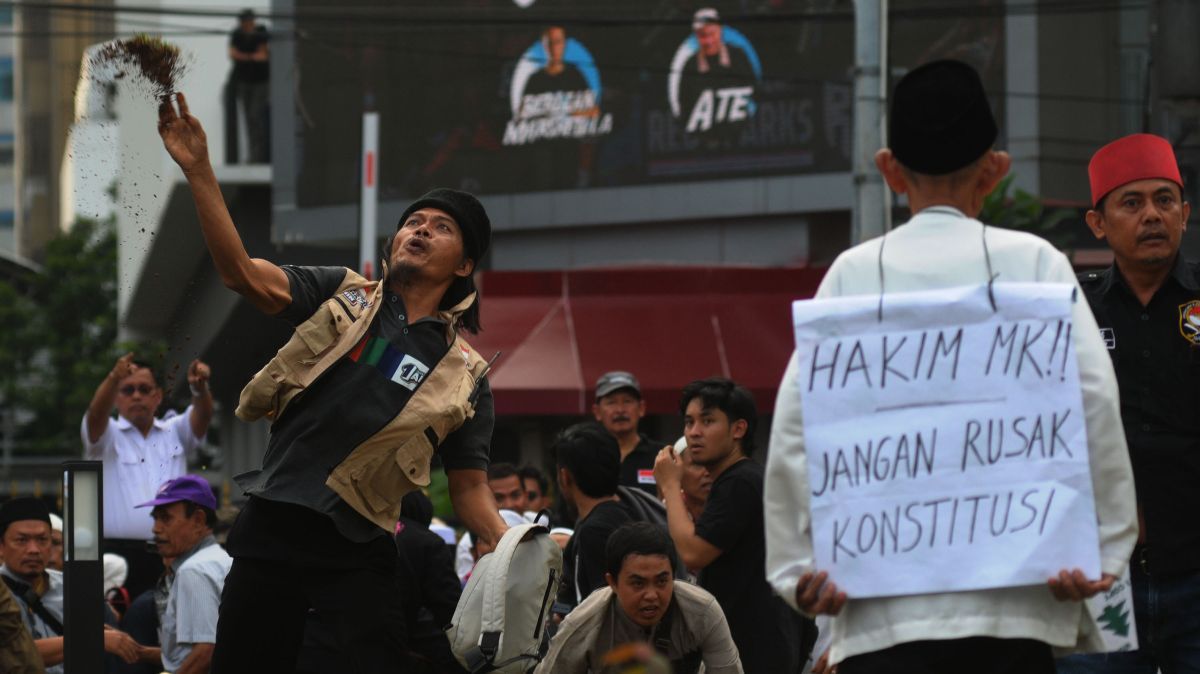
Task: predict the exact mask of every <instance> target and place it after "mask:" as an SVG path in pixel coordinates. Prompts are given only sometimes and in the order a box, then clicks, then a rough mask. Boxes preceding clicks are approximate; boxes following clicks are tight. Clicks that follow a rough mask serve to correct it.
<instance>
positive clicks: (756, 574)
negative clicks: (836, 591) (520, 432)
mask: <svg viewBox="0 0 1200 674" xmlns="http://www.w3.org/2000/svg"><path fill="white" fill-rule="evenodd" d="M680 412H681V413H682V414H683V429H684V437H685V438H687V443H688V447H687V451H688V453H689V454H690V455H691V459H692V461H693V462H694V463H696V464H699V465H702V466H705V467H707V468H708V471H709V473H711V474H712V476H713V479H714V480H715V481H714V482H713V485H712V492H711V493H710V494H709V497H708V503H707V504H705V507H704V512H703V513H702V514H701V515H700V519H699V520H698V521H696V522H695V523H694V524H693V522H692V518H691V517H689V516H688V511H687V507H686V506H685V505H684V502H683V494H682V492H681V490H680V480H681V478H682V475H683V463H682V462H681V461H680V460H679V459H678V458H677V457H676V456H675V450H674V448H672V447H667V448H665V449H663V450H662V451H661V452H659V454H658V458H657V460H656V461H655V463H654V477H655V479H656V480H657V482H658V486H659V487H661V488H662V491H663V494H664V495H665V497H666V504H667V525H668V527H669V528H670V530H671V538H672V540H674V541H675V547H676V548H678V550H679V556H680V558H681V559H682V561H683V563H684V564H685V565H686V566H687V568H689V569H700V586H701V587H703V588H704V589H706V590H708V591H709V592H711V593H712V594H713V596H715V597H716V598H717V602H718V603H720V605H721V609H722V610H724V611H725V618H726V619H727V620H728V621H729V631H730V633H731V634H732V635H733V641H734V643H735V644H737V648H738V652H739V653H740V654H741V656H742V666H743V667H744V668H745V671H746V672H748V673H753V672H799V671H800V669H801V667H803V666H804V661H805V659H806V657H807V655H808V653H807V649H808V648H809V647H811V645H812V642H811V636H813V635H812V630H811V623H809V624H808V625H806V624H805V621H806V620H807V619H806V618H802V617H801V616H800V615H798V614H797V613H795V612H794V611H792V610H791V609H790V608H788V606H787V604H785V603H784V602H783V600H782V599H780V598H779V597H777V596H775V594H774V592H773V591H772V590H771V586H770V585H769V584H768V583H767V577H766V541H765V539H764V535H763V468H762V465H761V464H759V463H757V462H755V461H752V460H750V454H751V453H752V452H753V451H754V429H755V426H757V418H758V413H757V410H756V409H755V406H754V398H753V397H751V395H750V392H749V391H747V390H746V389H745V388H744V387H742V386H739V385H737V384H735V383H734V382H732V381H730V380H728V379H721V378H712V379H702V380H699V381H694V382H692V383H690V384H688V385H687V386H685V387H684V389H683V396H682V398H681V400H680ZM805 637H808V638H805ZM802 642H804V643H802Z"/></svg>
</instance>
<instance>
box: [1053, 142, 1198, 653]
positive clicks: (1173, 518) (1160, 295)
mask: <svg viewBox="0 0 1200 674" xmlns="http://www.w3.org/2000/svg"><path fill="white" fill-rule="evenodd" d="M1088 177H1089V178H1090V182H1091V188H1092V210H1090V211H1088V213H1087V224H1088V227H1089V228H1090V229H1091V230H1092V233H1093V234H1094V235H1095V236H1096V238H1098V239H1102V240H1104V242H1105V243H1107V244H1108V246H1109V248H1111V249H1112V252H1113V263H1112V266H1110V267H1109V268H1108V269H1105V270H1102V271H1096V272H1088V273H1085V274H1081V275H1080V277H1079V281H1080V285H1081V286H1082V287H1083V292H1084V294H1085V295H1086V296H1087V299H1088V304H1090V305H1091V307H1092V312H1093V313H1095V314H1096V322H1097V323H1098V324H1099V326H1100V334H1101V336H1102V337H1103V339H1104V343H1105V346H1107V347H1108V355H1109V356H1111V357H1112V361H1113V366H1114V367H1115V368H1116V371H1117V381H1118V382H1119V383H1120V387H1121V419H1122V421H1123V422H1124V426H1125V438H1126V440H1127V441H1128V443H1129V456H1130V459H1131V460H1132V462H1133V477H1134V480H1135V481H1136V483H1137V496H1138V516H1139V521H1140V524H1141V526H1140V527H1139V534H1140V535H1139V536H1138V543H1137V546H1136V547H1135V548H1134V550H1133V560H1132V562H1131V563H1130V580H1131V581H1132V590H1133V613H1134V619H1135V620H1134V622H1135V624H1136V626H1137V637H1138V650H1136V651H1127V652H1122V653H1107V654H1104V655H1081V656H1072V657H1070V658H1065V659H1063V660H1060V661H1059V663H1058V671H1059V672H1060V674H1086V673H1091V672H1095V673H1097V674H1101V673H1107V672H1114V673H1115V672H1146V673H1147V674H1152V673H1153V672H1154V671H1155V670H1157V669H1161V670H1162V671H1163V672H1166V673H1167V674H1172V673H1173V672H1200V524H1197V521H1196V513H1197V512H1198V511H1200V490H1197V489H1196V485H1197V483H1200V414H1197V411H1200V385H1197V383H1198V382H1200V265H1198V264H1197V263H1196V262H1189V261H1187V260H1185V259H1184V258H1183V255H1182V254H1181V253H1180V252H1179V247H1180V241H1181V239H1182V238H1183V232H1184V230H1185V229H1186V228H1187V221H1188V215H1189V213H1190V211H1191V207H1190V206H1189V204H1188V203H1187V202H1186V201H1185V200H1184V194H1183V178H1182V177H1181V175H1180V173H1179V164H1178V163H1177V162H1176V160H1175V151H1174V150H1173V149H1172V148H1171V144H1170V143H1169V142H1168V141H1167V140H1166V139H1165V138H1161V137H1159V136H1154V135H1151V134H1146V133H1139V134H1134V135H1132V136H1126V137H1124V138H1120V139H1118V140H1115V141H1113V142H1111V143H1109V144H1108V145H1105V146H1104V147H1102V148H1100V149H1099V150H1097V151H1096V154H1095V155H1093V156H1092V160H1091V162H1090V163H1089V164H1088ZM1127 608H1128V607H1127Z"/></svg>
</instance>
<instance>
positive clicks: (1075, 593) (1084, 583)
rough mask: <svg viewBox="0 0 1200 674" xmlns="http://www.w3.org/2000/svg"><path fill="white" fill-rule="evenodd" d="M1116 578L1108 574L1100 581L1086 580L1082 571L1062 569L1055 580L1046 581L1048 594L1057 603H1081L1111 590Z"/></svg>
mask: <svg viewBox="0 0 1200 674" xmlns="http://www.w3.org/2000/svg"><path fill="white" fill-rule="evenodd" d="M1115 581H1116V577H1115V576H1113V575H1112V574H1110V573H1106V574H1103V575H1102V576H1101V577H1100V580H1088V579H1087V576H1085V575H1084V574H1083V571H1081V570H1079V569H1074V570H1071V571H1068V570H1067V569H1063V570H1062V571H1059V572H1058V576H1057V577H1056V578H1051V579H1049V580H1047V581H1046V584H1047V585H1049V586H1050V593H1051V594H1053V595H1054V598H1055V599H1057V600H1059V601H1083V600H1084V599H1088V598H1089V597H1094V596H1096V595H1097V594H1099V593H1101V592H1107V591H1108V590H1109V589H1111V588H1112V586H1113V583H1114V582H1115Z"/></svg>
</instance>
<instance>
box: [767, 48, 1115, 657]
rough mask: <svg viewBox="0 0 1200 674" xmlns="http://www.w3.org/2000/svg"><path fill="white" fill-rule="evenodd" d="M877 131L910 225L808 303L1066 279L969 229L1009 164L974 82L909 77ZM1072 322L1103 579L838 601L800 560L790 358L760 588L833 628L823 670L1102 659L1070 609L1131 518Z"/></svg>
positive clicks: (1030, 243)
mask: <svg viewBox="0 0 1200 674" xmlns="http://www.w3.org/2000/svg"><path fill="white" fill-rule="evenodd" d="M889 125H890V129H889V141H890V144H891V145H890V147H889V148H887V149H883V150H880V151H879V153H878V154H877V155H876V157H875V162H876V166H877V167H878V168H879V170H880V172H881V173H882V174H883V176H884V178H885V179H886V180H887V183H888V185H889V186H890V187H891V188H892V189H893V190H894V191H896V192H897V193H901V194H907V195H908V200H909V206H910V208H911V209H912V212H913V217H912V219H911V220H910V221H909V222H908V223H907V224H905V225H904V226H903V227H900V228H898V229H896V230H895V231H893V232H891V233H889V234H887V235H886V236H884V237H881V238H878V239H874V240H872V241H868V242H866V243H863V244H861V245H859V246H856V247H854V248H852V249H850V250H848V251H846V252H845V253H843V254H842V255H841V256H839V257H838V259H837V260H836V261H835V262H834V263H833V265H832V266H831V267H830V268H829V272H828V274H827V275H826V276H825V279H824V280H823V281H822V283H821V287H820V288H819V289H818V291H817V297H824V298H831V297H838V296H844V295H865V294H869V295H881V294H883V293H885V292H886V293H897V292H910V291H918V290H929V289H936V288H952V287H955V286H965V285H978V284H983V283H986V282H988V281H989V279H990V278H995V280H996V282H997V283H1012V282H1042V283H1071V284H1074V283H1075V274H1074V272H1073V270H1072V269H1071V265H1070V263H1069V262H1068V261H1067V259H1066V257H1064V256H1063V255H1062V253H1060V252H1058V251H1057V250H1055V249H1054V247H1053V246H1051V245H1050V244H1048V243H1047V242H1045V241H1043V240H1042V239H1039V238H1037V237H1035V236H1031V235H1029V234H1025V233H1021V232H1015V231H1009V230H1003V229H996V228H992V227H986V226H984V225H983V223H981V222H979V221H978V220H976V219H975V218H976V216H978V214H979V211H980V209H981V207H982V204H983V199H984V197H985V196H986V195H987V194H988V193H989V192H991V191H992V189H993V188H994V187H995V186H996V184H997V183H998V182H999V181H1000V180H1001V179H1002V178H1003V177H1004V175H1005V173H1007V172H1008V168H1009V164H1010V159H1009V157H1008V155H1007V154H1006V153H1004V152H997V151H995V150H993V149H992V144H993V143H994V142H995V141H996V136H997V128H996V123H995V121H994V119H993V118H992V114H991V110H990V109H989V107H988V102H987V97H986V96H985V95H984V91H983V85H982V83H981V82H980V80H979V76H978V75H977V74H976V73H975V71H974V70H972V69H971V68H970V67H969V66H967V65H965V64H962V63H959V62H956V61H938V62H934V63H930V64H927V65H924V66H922V67H920V68H917V69H915V70H913V71H912V72H910V73H909V74H908V75H907V76H905V77H904V78H903V79H902V80H901V81H900V82H899V83H898V84H897V85H896V89H895V92H894V94H893V97H892V109H891V115H890V117H889ZM931 251H932V252H931ZM885 306H886V305H885ZM1072 320H1073V322H1074V330H1073V331H1072V332H1071V333H1070V335H1071V338H1072V340H1073V345H1074V347H1075V351H1076V354H1077V359H1078V365H1079V373H1080V374H1079V378H1080V384H1081V389H1082V398H1083V409H1084V413H1085V417H1086V426H1087V439H1088V456H1089V467H1090V470H1091V475H1092V482H1093V485H1092V486H1093V491H1094V494H1095V510H1096V517H1097V520H1098V527H1099V539H1100V559H1101V569H1102V572H1103V577H1102V578H1086V577H1085V576H1084V574H1083V573H1082V572H1081V571H1079V570H1077V569H1063V570H1062V571H1061V572H1060V573H1059V574H1058V576H1057V577H1055V578H1052V579H1049V580H1048V582H1047V585H1033V586H1024V587H1005V588H997V589H989V590H972V591H964V592H947V593H935V594H925V595H910V596H896V597H884V598H862V599H856V598H854V597H849V598H847V596H846V594H845V593H843V592H841V591H840V590H839V589H838V587H837V584H836V582H837V578H835V577H831V576H830V575H829V574H827V573H826V572H825V570H821V569H815V568H814V564H813V549H812V526H811V519H810V518H811V514H810V508H809V491H808V490H807V489H797V488H796V485H807V484H808V473H807V465H806V459H805V448H804V428H803V423H802V419H801V414H800V409H801V405H800V397H799V395H797V393H796V392H797V391H798V390H799V386H798V384H797V378H798V372H797V370H798V368H797V362H798V361H797V359H796V357H794V356H793V358H792V359H791V361H790V363H789V365H788V368H787V371H786V372H785V374H784V377H783V382H782V383H781V384H780V393H779V396H778V398H777V400H776V406H775V416H774V424H773V425H772V429H771V447H770V454H769V455H768V458H767V475H766V493H765V518H766V527H767V536H766V538H767V576H768V578H769V580H770V581H771V583H772V585H774V587H775V591H776V592H778V593H779V594H780V595H781V596H783V597H784V598H785V599H786V600H787V601H788V602H789V603H791V604H792V606H793V607H795V608H797V609H798V610H800V611H803V612H804V613H808V614H810V615H811V614H818V613H827V614H831V615H833V616H834V618H833V619H832V621H831V622H832V625H831V627H832V643H831V646H830V660H829V661H830V662H831V663H834V664H838V671H839V673H840V674H856V673H859V672H872V673H874V672H955V673H958V672H971V673H972V674H980V673H986V672H996V673H1000V672H1004V673H1009V672H1011V673H1013V674H1034V673H1046V674H1049V673H1051V672H1053V671H1054V662H1053V659H1052V655H1051V648H1052V647H1053V648H1055V649H1059V650H1061V651H1068V652H1069V651H1072V650H1101V649H1102V648H1103V644H1102V642H1101V641H1100V638H1099V632H1098V630H1097V628H1096V625H1095V622H1094V621H1093V620H1092V618H1091V615H1090V613H1089V612H1088V611H1087V610H1086V608H1085V607H1084V606H1083V605H1082V604H1081V600H1082V599H1084V598H1086V597H1089V596H1092V595H1094V594H1096V593H1097V592H1099V591H1101V590H1103V589H1106V588H1108V587H1109V586H1111V584H1112V581H1113V577H1114V576H1116V575H1118V574H1120V573H1121V572H1122V570H1123V569H1124V566H1125V563H1126V560H1127V559H1128V556H1129V553H1130V551H1131V550H1132V548H1133V544H1134V540H1135V539H1136V536H1137V517H1136V511H1135V508H1134V496H1133V475H1132V471H1131V469H1130V465H1129V456H1128V453H1127V450H1126V446H1125V438H1124V434H1123V433H1122V432H1121V425H1120V414H1119V408H1118V401H1117V389H1116V380H1115V377H1114V375H1113V369H1112V365H1111V363H1110V361H1109V359H1108V357H1107V354H1106V353H1105V348H1104V344H1103V342H1102V341H1101V340H1100V336H1099V332H1098V329H1097V328H1096V321H1095V319H1094V318H1093V317H1092V314H1091V312H1090V311H1089V310H1088V307H1087V305H1086V303H1084V302H1082V301H1080V302H1076V303H1075V304H1074V306H1073V308H1072ZM989 563H993V564H1008V563H1011V560H1005V559H995V560H989Z"/></svg>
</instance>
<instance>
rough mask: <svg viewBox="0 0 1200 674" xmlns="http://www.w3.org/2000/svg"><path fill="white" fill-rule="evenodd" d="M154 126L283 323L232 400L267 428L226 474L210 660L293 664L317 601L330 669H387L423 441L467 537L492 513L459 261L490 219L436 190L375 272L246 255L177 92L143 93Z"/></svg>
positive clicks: (421, 474) (421, 475) (206, 230)
mask: <svg viewBox="0 0 1200 674" xmlns="http://www.w3.org/2000/svg"><path fill="white" fill-rule="evenodd" d="M176 106H178V109H176ZM159 135H160V136H162V139H163V145H164V146H165V148H166V149H167V151H168V152H169V153H170V155H171V157H172V158H173V159H174V160H175V162H176V163H177V164H179V166H180V168H181V169H183V173H184V175H185V176H186V177H187V179H188V185H189V187H190V188H191V191H192V198H193V199H194V201H195V203H196V210H197V213H198V215H199V220H200V228H201V230H202V231H203V234H204V239H205V243H206V244H207V246H208V250H209V252H210V253H211V254H212V259H213V264H214V266H215V267H216V270H217V273H218V274H219V275H220V277H221V280H222V281H223V282H224V283H225V285H226V286H227V287H229V288H230V289H232V290H234V291H235V292H237V293H239V294H241V295H242V296H244V297H245V298H246V299H247V300H249V301H250V303H251V304H252V305H254V307H255V308H257V309H258V310H260V311H262V312H263V313H265V314H267V315H269V316H275V317H278V318H280V319H282V320H284V321H285V322H287V323H288V324H289V325H291V326H292V327H294V332H293V334H292V337H291V339H290V340H288V342H287V343H286V344H284V345H283V347H282V348H280V350H279V352H278V353H277V354H276V355H275V357H274V358H272V359H271V360H270V361H269V362H268V363H267V364H266V365H265V366H264V367H263V368H262V370H260V371H259V372H258V374H256V375H255V376H254V378H253V379H251V380H250V383H249V384H247V385H246V387H245V388H244V389H243V390H242V395H241V399H240V401H239V404H238V407H237V415H238V417H239V418H240V419H242V420H244V421H255V420H257V419H263V418H265V419H269V420H270V421H271V422H272V425H271V438H270V441H269V442H268V444H267V449H266V453H265V455H264V457H263V463H262V466H261V468H259V469H258V470H252V471H250V472H247V473H243V474H241V475H238V476H237V477H236V478H235V479H236V481H237V484H238V486H239V487H241V489H242V490H243V491H244V492H245V493H246V494H247V495H248V497H249V499H248V501H247V503H246V506H245V507H244V508H243V509H242V511H241V513H240V514H239V515H238V519H237V521H236V522H234V525H233V528H232V529H231V530H230V532H229V537H228V540H227V543H226V545H227V548H228V550H229V553H230V554H231V555H232V556H233V558H234V562H233V567H232V568H231V570H230V572H229V576H228V577H227V578H226V581H225V583H226V584H225V592H224V594H223V596H222V598H221V599H222V601H221V617H220V621H219V624H218V629H217V645H216V649H215V652H214V653H213V669H214V670H216V671H219V672H243V671H291V670H292V668H294V666H295V663H296V655H297V651H298V650H299V647H300V643H301V638H302V636H303V633H304V625H305V621H306V620H307V619H308V615H309V612H310V610H315V611H317V612H318V613H320V614H322V615H327V616H331V618H332V619H333V620H334V621H336V623H337V624H338V625H339V627H338V629H337V630H336V635H337V637H338V639H339V641H340V643H339V644H338V647H339V648H340V650H341V656H342V658H343V659H344V663H345V669H344V671H346V672H392V671H395V670H396V668H397V663H403V662H404V659H405V653H406V650H407V649H406V648H405V624H404V621H403V614H404V611H403V601H404V600H403V598H402V596H401V595H400V589H399V585H398V583H397V582H396V577H395V576H396V564H397V555H396V545H395V541H394V540H393V538H392V535H393V532H394V530H395V526H396V520H397V519H398V517H399V514H400V501H401V499H402V498H403V496H404V495H405V494H406V493H408V492H410V491H413V490H416V489H420V488H421V487H424V486H427V485H429V483H430V468H431V462H432V459H433V455H434V454H435V453H436V454H437V455H438V456H439V458H440V459H441V463H442V467H443V469H444V470H445V472H446V478H447V483H448V486H449V492H450V500H451V502H452V503H453V506H454V512H455V514H456V515H457V516H458V517H459V519H460V520H462V523H463V525H464V526H465V527H466V528H467V529H468V530H470V531H471V532H473V533H474V534H475V536H476V540H477V543H478V544H479V547H480V548H481V549H482V551H484V552H488V551H491V550H492V549H493V548H494V547H495V545H496V543H497V542H498V541H499V539H500V537H501V536H502V535H503V534H504V532H505V531H506V530H507V528H508V527H507V526H506V525H505V523H504V520H503V519H501V517H500V514H499V509H498V508H497V507H496V501H495V499H494V498H493V496H492V491H491V489H490V488H489V487H488V483H487V467H488V463H489V456H488V454H489V451H490V448H491V437H492V426H493V425H494V422H495V408H494V405H493V402H492V393H491V389H490V387H489V386H488V383H487V379H486V377H485V375H486V374H487V371H488V369H489V367H490V366H489V364H488V362H487V360H486V359H484V358H483V357H481V356H480V354H479V353H478V352H476V351H475V350H474V349H473V348H472V347H471V345H470V344H469V343H468V342H467V340H466V335H465V333H475V332H478V331H479V329H480V321H479V314H480V312H479V297H478V293H477V292H476V288H475V281H474V276H473V274H474V271H475V269H476V267H477V266H478V264H479V262H480V261H481V260H482V259H483V256H484V255H485V254H486V253H487V249H488V246H489V245H490V243H491V221H490V220H489V219H488V215H487V212H486V211H485V210H484V208H483V205H482V204H480V203H479V201H478V200H477V199H476V198H475V197H474V196H472V195H470V194H467V193H466V192H460V191H458V190H452V189H435V190H433V191H431V192H429V193H427V194H425V195H424V196H422V197H421V198H419V199H417V200H416V201H414V202H413V203H412V204H410V205H409V207H408V208H407V209H406V210H405V211H404V213H402V214H401V216H400V219H399V221H398V222H397V223H396V231H395V234H393V235H392V237H391V239H389V241H388V244H387V247H386V250H385V255H386V259H385V262H384V264H383V265H381V270H382V274H381V275H380V276H381V278H380V279H379V280H371V279H366V278H363V277H362V276H360V275H359V274H357V273H355V272H354V271H352V270H350V269H347V268H345V267H298V266H290V265H289V266H283V267H280V266H278V265H276V264H274V263H272V262H270V261H268V260H264V259H261V258H251V257H250V256H249V255H248V254H247V252H246V249H245V247H244V246H243V245H242V240H241V237H240V235H239V234H238V231H237V228H236V227H235V226H234V224H233V221H232V219H231V217H230V215H229V210H228V209H227V208H226V206H225V202H224V200H223V198H222V196H221V188H220V185H219V184H218V183H217V179H216V175H215V174H214V173H213V169H212V165H211V164H210V163H209V160H208V148H207V144H206V140H205V136H204V130H203V129H202V128H201V126H200V122H199V121H198V120H197V119H196V118H195V117H193V116H191V115H190V114H189V113H188V108H187V100H186V99H185V98H184V96H183V95H182V94H179V95H178V97H177V99H176V100H175V101H173V102H165V103H164V104H163V105H162V106H161V107H160V108H159Z"/></svg>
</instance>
